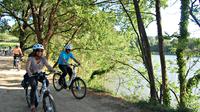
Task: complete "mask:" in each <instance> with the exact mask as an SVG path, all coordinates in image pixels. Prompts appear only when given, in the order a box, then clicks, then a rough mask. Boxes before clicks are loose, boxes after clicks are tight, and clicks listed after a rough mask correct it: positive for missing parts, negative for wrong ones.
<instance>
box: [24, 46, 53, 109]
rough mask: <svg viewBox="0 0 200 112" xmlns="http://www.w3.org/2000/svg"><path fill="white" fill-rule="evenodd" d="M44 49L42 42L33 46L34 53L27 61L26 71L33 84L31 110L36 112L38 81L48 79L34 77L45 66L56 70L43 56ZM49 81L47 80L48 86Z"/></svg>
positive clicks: (50, 69)
mask: <svg viewBox="0 0 200 112" xmlns="http://www.w3.org/2000/svg"><path fill="white" fill-rule="evenodd" d="M43 51H44V47H43V45H42V44H35V45H34V46H33V52H32V55H31V56H30V57H29V58H28V61H27V63H26V72H27V74H28V76H29V83H30V85H31V93H30V97H31V112H35V105H34V100H35V91H36V89H37V84H38V81H39V82H42V81H43V80H47V79H42V78H39V79H38V78H36V77H34V76H35V75H34V74H36V73H40V72H42V69H43V68H44V66H46V67H47V68H48V70H49V71H51V72H55V70H54V69H53V68H52V67H51V66H50V65H49V63H48V61H47V60H46V58H45V57H43ZM48 84H49V82H48V80H47V86H48Z"/></svg>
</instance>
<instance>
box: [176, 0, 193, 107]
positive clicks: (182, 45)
mask: <svg viewBox="0 0 200 112" xmlns="http://www.w3.org/2000/svg"><path fill="white" fill-rule="evenodd" d="M189 4H190V0H181V20H180V37H179V38H178V47H177V50H176V55H177V65H178V74H179V83H180V104H179V106H180V108H181V109H184V108H186V105H187V104H186V103H187V101H186V99H187V93H186V60H185V59H184V50H185V49H186V46H187V37H188V36H189V33H188V22H189Z"/></svg>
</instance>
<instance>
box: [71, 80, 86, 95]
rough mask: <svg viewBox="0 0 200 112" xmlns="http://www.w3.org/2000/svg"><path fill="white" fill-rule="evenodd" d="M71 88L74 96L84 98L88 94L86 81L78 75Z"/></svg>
mask: <svg viewBox="0 0 200 112" xmlns="http://www.w3.org/2000/svg"><path fill="white" fill-rule="evenodd" d="M70 89H71V91H72V94H73V96H74V97H75V98H76V99H82V98H84V97H85V95H86V89H87V87H86V84H85V82H84V81H83V80H82V79H81V78H79V77H77V78H75V79H74V80H73V81H72V84H71V85H70Z"/></svg>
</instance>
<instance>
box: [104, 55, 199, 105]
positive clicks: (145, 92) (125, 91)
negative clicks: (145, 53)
mask: <svg viewBox="0 0 200 112" xmlns="http://www.w3.org/2000/svg"><path fill="white" fill-rule="evenodd" d="M198 58H200V57H193V58H191V59H190V60H189V61H188V63H187V67H190V66H192V65H193V64H194V62H193V61H195V60H198ZM165 59H166V62H167V76H168V80H169V81H170V83H174V84H176V87H178V86H179V85H178V74H177V73H176V72H177V64H176V56H175V55H166V56H165ZM152 62H153V65H154V73H155V74H156V78H157V79H161V67H160V57H159V55H153V56H152ZM133 66H134V67H136V68H139V67H141V66H142V64H141V65H140V64H133ZM198 69H200V62H198V63H197V64H196V65H195V66H194V67H193V68H192V69H191V70H190V72H189V75H188V77H187V79H189V78H190V77H192V76H193V75H194V73H195V71H196V70H198ZM119 77H120V76H118V77H116V78H113V77H112V78H110V79H114V80H112V81H111V82H110V83H106V84H105V85H106V87H109V88H107V89H109V90H111V91H113V92H114V93H116V94H118V95H131V94H134V95H136V96H138V99H148V97H149V88H148V86H149V84H148V83H147V82H146V81H145V80H144V79H143V78H142V77H141V76H140V75H138V74H135V72H134V73H133V76H132V78H133V80H131V81H129V82H128V83H123V84H121V85H120V86H119V82H123V81H124V80H126V79H130V77H128V78H126V76H125V75H123V76H121V77H120V78H119ZM135 78H136V79H135ZM119 79H120V80H119ZM132 82H133V83H132ZM108 84H109V86H107V85H108ZM131 84H132V85H131ZM131 87H132V88H131ZM193 92H194V93H195V94H200V84H199V85H198V87H197V88H195V89H193ZM177 93H178V92H177ZM177 95H178V94H177ZM171 96H172V100H175V97H174V96H173V94H171ZM199 102H200V101H199Z"/></svg>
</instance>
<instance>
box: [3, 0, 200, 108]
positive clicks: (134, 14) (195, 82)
mask: <svg viewBox="0 0 200 112" xmlns="http://www.w3.org/2000/svg"><path fill="white" fill-rule="evenodd" d="M182 1H183V0H182ZM22 2H23V3H22ZM157 2H160V7H157V8H161V7H163V8H164V7H167V0H162V1H159V0H157ZM185 5H186V7H188V5H189V3H186V4H185ZM155 8H156V3H155V1H153V0H139V1H138V0H133V1H129V0H119V1H113V2H109V1H106V0H105V1H98V0H97V1H95V0H94V1H93V0H70V1H69V0H49V1H47V0H46V1H45V0H43V1H40V0H36V1H34V0H25V1H24V0H23V1H22V0H11V1H8V0H1V1H0V14H1V16H2V17H3V16H8V17H11V18H12V19H13V22H15V23H14V25H13V26H10V28H8V26H7V25H8V24H6V23H5V24H1V28H2V31H1V32H2V33H1V34H0V41H1V42H0V46H13V45H14V44H16V43H20V47H22V49H23V51H24V52H25V55H27V54H26V53H28V52H26V51H31V49H30V48H31V47H32V45H33V44H35V43H36V42H38V43H42V44H43V45H44V46H45V49H46V54H47V58H48V59H49V60H50V61H51V62H55V61H56V60H57V58H58V56H59V53H60V51H61V50H63V48H64V46H65V45H66V44H68V43H71V44H73V48H74V49H73V53H74V54H75V56H76V58H77V59H79V60H80V62H81V65H82V68H79V70H78V73H79V75H80V77H81V78H83V79H84V80H86V82H87V86H88V87H89V88H93V90H95V91H98V92H99V91H106V92H109V93H111V94H112V95H114V96H120V97H123V98H124V99H126V100H128V101H130V102H133V103H134V104H135V103H136V104H138V106H140V107H141V108H147V109H150V110H152V111H160V110H161V111H164V112H175V111H178V110H177V109H179V111H181V112H184V111H187V110H186V109H187V108H190V109H192V110H195V109H198V108H199V105H200V104H199V102H198V99H199V97H200V96H199V95H198V94H197V93H194V92H193V89H195V88H198V87H199V80H200V78H199V71H198V70H196V69H195V71H196V72H190V71H191V70H193V68H194V67H195V65H198V64H199V60H198V59H196V58H195V60H192V59H193V57H194V56H195V57H197V58H198V56H199V49H200V39H199V38H189V35H188V33H189V32H187V27H188V26H187V24H188V23H187V21H188V20H185V21H186V22H184V21H183V20H181V23H180V25H181V26H180V28H183V29H180V30H183V31H180V34H177V35H173V36H164V35H161V34H158V35H159V39H161V40H160V42H159V41H158V38H153V37H149V36H148V35H147V33H146V30H145V29H146V26H148V25H149V24H150V23H151V22H152V21H154V20H155V19H156V16H158V13H156V15H155V14H154V13H155V12H152V11H154V10H155ZM181 9H182V10H183V8H181ZM187 10H188V9H187ZM195 11H196V10H195ZM149 12H150V13H149ZM183 12H185V11H183ZM186 12H189V11H186ZM161 13H162V12H161ZM194 14H197V15H198V13H194ZM187 16H188V14H187ZM182 19H185V18H184V17H182ZM186 19H188V17H186ZM157 20H159V18H158V19H157ZM0 21H1V19H0ZM2 21H5V20H2ZM158 22H159V21H158ZM159 27H162V26H159ZM181 32H182V33H183V34H182V33H181ZM184 33H187V34H186V35H185V34H184ZM177 37H178V38H177ZM162 42H163V43H162ZM158 44H159V47H162V46H163V50H164V52H162V48H161V49H159V47H158ZM158 52H159V53H158ZM152 54H159V56H160V55H161V54H162V55H163V56H165V55H166V54H173V55H176V56H177V57H178V59H177V60H171V61H169V60H165V59H163V60H162V61H163V62H165V63H166V68H165V66H164V65H165V64H163V63H161V64H160V63H157V62H159V61H160V57H156V62H155V60H153V59H151V58H152V57H151V56H152ZM164 54H165V55H164ZM161 57H162V56H161ZM162 58H164V57H162ZM187 62H188V63H189V62H191V63H192V65H191V66H186V63H187ZM176 63H178V66H177V64H176ZM193 63H194V64H193ZM161 65H162V69H163V70H164V69H165V70H166V71H164V72H166V73H167V74H165V73H164V72H162V73H160V72H159V71H160V66H161ZM198 69H199V68H198ZM177 72H178V73H179V79H176V80H175V81H174V80H173V78H174V76H177V74H176V73H177ZM181 72H182V73H181ZM166 76H168V77H172V78H169V79H168V80H166V79H167V77H166ZM178 80H179V82H180V83H179V82H178ZM162 84H165V86H163V85H162ZM179 85H181V87H179ZM165 87H167V89H166V88H165ZM168 88H169V89H168ZM180 91H181V92H180ZM163 92H165V93H169V92H170V94H165V93H163ZM183 93H184V94H183ZM180 94H181V96H180ZM168 95H170V96H168ZM187 95H188V96H189V97H190V98H188V96H187ZM178 96H180V97H178ZM174 97H175V98H174ZM172 98H173V99H172ZM143 100H145V101H143ZM137 102H138V103H137ZM170 102H171V103H170ZM172 107H173V108H174V109H173V108H172Z"/></svg>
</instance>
